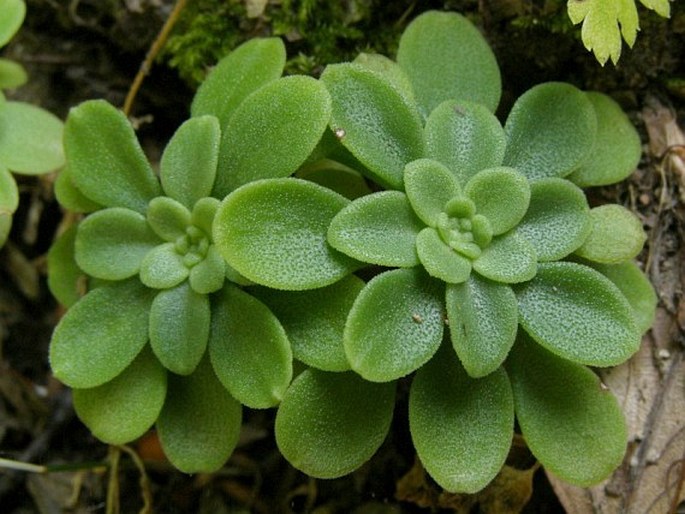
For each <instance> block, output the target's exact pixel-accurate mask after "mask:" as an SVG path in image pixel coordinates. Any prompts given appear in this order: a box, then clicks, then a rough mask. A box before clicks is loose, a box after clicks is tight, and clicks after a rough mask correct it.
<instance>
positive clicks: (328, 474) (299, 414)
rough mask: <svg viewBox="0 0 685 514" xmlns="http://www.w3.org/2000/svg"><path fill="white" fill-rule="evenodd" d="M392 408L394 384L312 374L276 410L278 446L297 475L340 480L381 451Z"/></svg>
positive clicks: (297, 382) (298, 380) (300, 379)
mask: <svg viewBox="0 0 685 514" xmlns="http://www.w3.org/2000/svg"><path fill="white" fill-rule="evenodd" d="M394 405H395V384H394V383H387V384H375V383H371V382H367V381H365V380H363V379H362V378H360V377H359V376H357V375H355V374H354V373H351V372H347V373H326V372H323V371H318V370H313V369H309V370H306V371H304V372H303V373H302V374H300V375H299V376H298V377H297V378H296V379H295V380H294V381H293V383H292V385H291V386H290V388H289V389H288V391H287V393H286V395H285V398H283V402H282V403H281V405H280V407H279V409H278V413H277V415H276V443H277V444H278V448H279V449H280V451H281V453H282V454H283V456H284V457H285V458H286V459H287V460H288V462H290V463H291V464H292V465H293V466H294V467H296V468H297V469H299V470H301V471H303V472H305V473H307V474H308V475H310V476H313V477H316V478H337V477H340V476H342V475H346V474H347V473H350V472H352V471H354V470H355V469H357V468H358V467H359V466H361V465H362V464H363V463H364V462H366V461H367V460H369V459H370V458H371V456H372V455H373V454H374V453H375V452H376V450H377V449H378V448H379V447H380V445H381V443H382V442H383V440H384V439H385V436H386V435H387V433H388V430H389V429H390V422H391V421H392V413H393V407H394Z"/></svg>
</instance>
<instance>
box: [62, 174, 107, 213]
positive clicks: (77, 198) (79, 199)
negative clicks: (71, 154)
mask: <svg viewBox="0 0 685 514" xmlns="http://www.w3.org/2000/svg"><path fill="white" fill-rule="evenodd" d="M55 198H57V201H58V202H59V203H60V205H62V207H65V208H67V209H69V210H70V211H74V212H93V211H97V210H98V209H102V205H100V204H99V203H96V202H94V201H93V200H91V199H90V198H88V197H87V196H85V195H84V194H83V193H82V192H81V191H79V189H78V188H77V187H76V186H75V185H74V181H73V180H72V178H71V172H70V171H69V166H65V167H64V168H62V170H61V171H60V172H59V175H57V180H55Z"/></svg>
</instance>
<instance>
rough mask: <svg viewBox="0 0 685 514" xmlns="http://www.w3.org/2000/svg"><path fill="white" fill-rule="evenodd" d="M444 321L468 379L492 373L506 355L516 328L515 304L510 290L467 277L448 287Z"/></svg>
mask: <svg viewBox="0 0 685 514" xmlns="http://www.w3.org/2000/svg"><path fill="white" fill-rule="evenodd" d="M445 298H446V302H445V303H446V306H447V319H448V320H449V330H450V336H451V339H452V346H453V347H454V351H455V352H456V353H457V356H458V357H459V360H460V361H461V363H462V365H463V366H464V368H465V369H466V372H467V373H468V374H469V375H470V376H472V377H476V378H477V377H483V376H485V375H488V374H489V373H492V372H493V371H495V370H496V369H497V368H498V367H499V366H500V364H502V363H503V362H504V359H505V358H506V356H507V355H508V353H509V350H510V349H511V347H512V345H513V344H514V340H515V339H516V331H517V329H518V305H517V302H516V295H515V294H514V292H513V291H512V289H511V287H510V286H508V285H506V284H498V283H496V282H490V281H489V280H486V279H482V278H479V277H478V276H476V275H471V277H470V278H469V280H468V281H466V282H464V283H463V284H457V285H448V286H447V293H446V296H445Z"/></svg>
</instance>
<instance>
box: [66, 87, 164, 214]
mask: <svg viewBox="0 0 685 514" xmlns="http://www.w3.org/2000/svg"><path fill="white" fill-rule="evenodd" d="M64 151H65V152H66V154H67V158H68V160H69V168H70V173H71V177H72V179H73V181H74V185H75V186H76V187H77V188H78V189H79V190H80V191H81V192H82V193H83V194H84V195H86V196H87V197H88V198H90V199H91V200H93V201H94V202H97V203H99V204H101V205H104V206H107V207H126V208H128V209H132V210H134V211H138V212H140V213H141V214H145V211H146V210H147V206H148V203H149V202H150V200H152V199H153V198H155V197H157V196H160V195H161V194H162V189H161V187H160V185H159V181H158V180H157V177H155V175H154V173H153V171H152V168H151V167H150V164H149V163H148V162H147V159H146V157H145V154H144V153H143V149H142V148H141V147H140V144H139V143H138V139H137V138H136V135H135V133H134V132H133V128H132V127H131V124H130V123H129V122H128V120H127V119H126V116H124V114H123V113H122V112H121V111H119V110H118V109H116V108H114V107H113V106H112V105H110V104H108V103H107V102H105V101H103V100H91V101H87V102H84V103H82V104H80V105H79V106H78V107H74V108H73V109H72V110H71V111H70V112H69V117H68V118H67V122H66V125H65V128H64Z"/></svg>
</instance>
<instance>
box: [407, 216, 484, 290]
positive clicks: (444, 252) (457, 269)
mask: <svg viewBox="0 0 685 514" xmlns="http://www.w3.org/2000/svg"><path fill="white" fill-rule="evenodd" d="M416 252H417V254H418V256H419V260H420V261H421V264H422V265H423V267H424V268H425V269H426V271H427V272H428V274H429V275H430V276H431V277H435V278H437V279H439V280H442V281H444V282H447V283H448V284H459V283H461V282H464V281H465V280H466V279H468V278H469V275H470V274H471V261H469V260H468V259H467V258H466V257H464V256H462V255H461V254H459V253H457V252H455V251H454V250H452V248H450V247H449V246H447V245H446V244H445V243H444V241H443V240H442V239H441V238H440V235H439V234H438V233H437V231H436V230H435V229H434V228H431V227H426V228H424V229H423V230H422V231H421V232H420V233H419V235H418V236H417V237H416Z"/></svg>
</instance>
